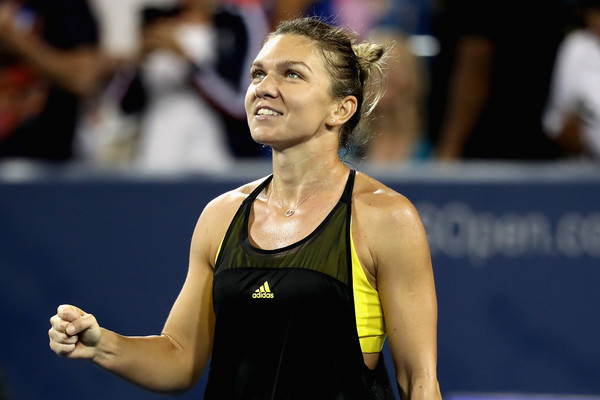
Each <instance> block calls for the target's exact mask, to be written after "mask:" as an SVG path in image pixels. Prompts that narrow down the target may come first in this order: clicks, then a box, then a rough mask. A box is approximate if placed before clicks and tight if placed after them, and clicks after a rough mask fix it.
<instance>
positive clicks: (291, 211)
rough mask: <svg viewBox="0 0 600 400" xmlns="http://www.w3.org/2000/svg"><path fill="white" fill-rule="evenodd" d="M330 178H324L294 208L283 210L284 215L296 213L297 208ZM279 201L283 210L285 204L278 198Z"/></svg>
mask: <svg viewBox="0 0 600 400" xmlns="http://www.w3.org/2000/svg"><path fill="white" fill-rule="evenodd" d="M327 181H328V179H325V180H323V181H322V182H321V183H319V184H318V185H317V186H316V187H315V188H314V189H313V190H311V192H310V193H309V194H308V195H306V197H304V198H303V199H302V200H300V201H299V202H298V204H296V207H294V208H288V209H287V210H285V211H284V212H283V215H284V216H285V217H291V216H292V215H294V214H295V213H296V210H297V209H298V207H300V206H301V205H302V203H304V202H305V201H306V200H307V199H308V198H309V197H310V196H312V195H313V194H314V193H315V192H316V191H317V189H319V188H320V187H321V186H323V184H325V182H327ZM277 202H278V203H279V208H281V209H282V210H283V205H282V204H281V200H280V199H279V198H278V199H277Z"/></svg>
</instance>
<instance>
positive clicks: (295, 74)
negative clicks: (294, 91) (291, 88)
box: [287, 71, 300, 78]
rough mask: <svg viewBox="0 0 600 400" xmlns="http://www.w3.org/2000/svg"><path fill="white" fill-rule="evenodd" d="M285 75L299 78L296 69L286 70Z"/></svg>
mask: <svg viewBox="0 0 600 400" xmlns="http://www.w3.org/2000/svg"><path fill="white" fill-rule="evenodd" d="M287 76H288V78H300V74H299V73H297V72H296V71H288V72H287Z"/></svg>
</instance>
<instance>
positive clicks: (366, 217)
mask: <svg viewBox="0 0 600 400" xmlns="http://www.w3.org/2000/svg"><path fill="white" fill-rule="evenodd" d="M352 202H353V205H354V210H355V215H353V217H354V216H355V217H356V218H359V219H360V220H362V221H366V224H367V225H370V226H372V227H373V228H377V229H381V228H384V227H390V228H393V227H394V226H396V227H397V225H398V224H400V226H409V225H414V224H420V223H421V220H420V217H419V215H418V213H417V210H416V208H415V207H414V205H413V203H412V202H411V201H410V200H409V199H408V198H407V197H406V196H404V195H403V194H401V193H398V192H397V191H395V190H393V189H391V188H389V187H388V186H386V185H385V184H383V183H382V182H380V181H378V180H377V179H375V178H372V177H370V176H368V175H366V174H364V173H357V175H356V183H355V189H354V191H353V195H352Z"/></svg>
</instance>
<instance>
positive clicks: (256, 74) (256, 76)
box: [250, 71, 265, 79]
mask: <svg viewBox="0 0 600 400" xmlns="http://www.w3.org/2000/svg"><path fill="white" fill-rule="evenodd" d="M250 76H251V77H252V79H262V78H264V76H265V74H264V72H262V71H252V73H251V74H250Z"/></svg>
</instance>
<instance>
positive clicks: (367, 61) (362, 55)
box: [352, 43, 385, 75]
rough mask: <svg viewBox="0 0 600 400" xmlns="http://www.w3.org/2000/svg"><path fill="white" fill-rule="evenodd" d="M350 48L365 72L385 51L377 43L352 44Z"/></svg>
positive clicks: (367, 71)
mask: <svg viewBox="0 0 600 400" xmlns="http://www.w3.org/2000/svg"><path fill="white" fill-rule="evenodd" d="M352 48H353V49H354V53H355V54H356V57H357V58H358V64H359V65H360V69H361V70H362V71H363V72H366V73H367V74H368V73H369V71H370V70H371V67H372V66H373V64H375V63H377V62H378V61H379V60H381V58H382V57H383V54H384V53H385V48H384V47H383V46H382V45H381V44H378V43H359V44H355V45H353V46H352ZM368 75H370V74H368Z"/></svg>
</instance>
